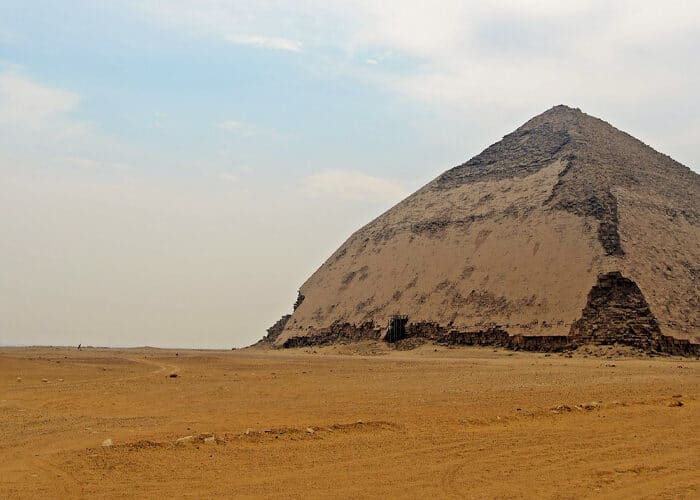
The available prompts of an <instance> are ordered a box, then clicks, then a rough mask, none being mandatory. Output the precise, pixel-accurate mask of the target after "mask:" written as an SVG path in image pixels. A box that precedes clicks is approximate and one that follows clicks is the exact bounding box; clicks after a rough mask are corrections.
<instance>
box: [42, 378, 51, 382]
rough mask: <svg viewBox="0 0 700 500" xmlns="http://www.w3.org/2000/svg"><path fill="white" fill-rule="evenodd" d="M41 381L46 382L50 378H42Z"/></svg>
mask: <svg viewBox="0 0 700 500" xmlns="http://www.w3.org/2000/svg"><path fill="white" fill-rule="evenodd" d="M41 381H42V382H44V383H46V382H48V381H49V379H47V378H42V379H41Z"/></svg>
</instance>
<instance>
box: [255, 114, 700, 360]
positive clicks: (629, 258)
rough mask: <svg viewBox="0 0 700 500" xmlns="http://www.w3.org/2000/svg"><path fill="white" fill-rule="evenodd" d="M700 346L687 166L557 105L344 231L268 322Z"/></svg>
mask: <svg viewBox="0 0 700 500" xmlns="http://www.w3.org/2000/svg"><path fill="white" fill-rule="evenodd" d="M366 339H374V340H385V341H387V342H407V341H408V340H410V339H420V340H424V341H433V342H439V343H449V344H479V345H499V346H505V347H511V348H523V349H536V350H558V349H565V348H569V347H572V346H574V347H575V346H576V345H581V344H584V343H594V344H613V343H620V344H627V345H631V346H635V347H638V348H640V349H645V350H649V351H662V352H670V353H676V354H700V175H698V174H696V173H694V172H693V171H691V170H690V169H688V168H687V167H685V166H683V165H681V164H680V163H678V162H676V161H674V160H673V159H671V158H670V157H668V156H666V155H663V154H661V153H658V152H656V151H655V150H653V149H652V148H651V147H649V146H647V145H645V144H644V143H642V142H641V141H639V140H637V139H635V138H634V137H632V136H630V135H628V134H626V133H624V132H622V131H620V130H618V129H616V128H614V127H613V126H611V125H610V124H608V123H606V122H604V121H602V120H600V119H598V118H594V117H592V116H589V115H587V114H585V113H583V112H581V111H580V110H579V109H573V108H569V107H567V106H555V107H554V108H552V109H550V110H548V111H546V112H545V113H543V114H541V115H539V116H536V117H534V118H532V119H531V120H529V121H528V122H527V123H525V124H524V125H522V126H521V127H520V128H518V129H517V130H515V131H514V132H512V133H510V134H508V135H506V136H505V137H504V138H503V139H502V140H501V141H499V142H497V143H496V144H493V145H492V146H490V147H488V148H487V149H486V150H485V151H483V152H482V153H481V154H479V155H477V156H475V157H474V158H472V159H471V160H469V161H468V162H466V163H464V164H462V165H459V166H457V167H454V168H452V169H450V170H448V171H446V172H444V173H443V174H442V175H440V176H439V177H437V178H436V179H434V180H433V181H432V182H430V183H429V184H427V185H426V186H424V187H423V188H421V189H419V190H418V191H417V192H415V193H413V194H412V195H410V196H409V197H407V198H406V199H404V200H403V201H401V202H400V203H398V204H397V205H395V206H394V207H392V208H391V209H389V210H388V211H387V212H385V213H384V214H382V215H381V216H379V217H378V218H376V219H375V220H373V221H371V222H370V223H369V224H367V225H366V226H364V227H362V228H361V229H360V230H358V231H357V232H355V233H354V234H353V235H352V236H350V238H349V239H348V240H347V241H346V242H345V243H343V244H342V245H341V247H340V248H338V250H337V251H336V252H335V253H333V255H331V256H330V258H329V259H328V260H327V261H326V262H325V263H324V264H323V265H322V266H321V267H320V268H319V269H318V270H317V271H316V272H315V273H314V274H313V275H312V276H311V277H310V278H309V279H308V280H307V281H306V282H305V283H304V284H303V285H302V286H301V288H300V290H299V296H298V299H297V302H296V304H295V305H294V312H293V313H292V314H291V315H288V316H285V317H283V318H282V319H281V320H280V321H279V322H278V323H277V324H276V325H275V326H274V327H273V328H271V329H270V330H269V331H268V336H267V338H266V341H267V342H269V343H272V344H274V345H275V346H278V347H283V346H284V347H291V346H301V345H314V344H327V343H333V342H338V341H353V340H366Z"/></svg>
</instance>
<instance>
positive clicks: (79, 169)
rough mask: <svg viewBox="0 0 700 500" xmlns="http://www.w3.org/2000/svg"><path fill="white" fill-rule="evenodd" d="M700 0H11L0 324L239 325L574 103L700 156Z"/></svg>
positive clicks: (182, 337)
mask: <svg viewBox="0 0 700 500" xmlns="http://www.w3.org/2000/svg"><path fill="white" fill-rule="evenodd" d="M698 54H700V3H698V2H695V1H680V0H679V1H674V0H667V1H663V2H662V1H646V0H634V1H630V0H619V1H615V2H610V1H597V0H580V1H577V2H562V1H560V0H557V1H553V0H542V1H523V0H520V1H516V0H495V1H490V2H480V1H451V0H445V1H435V0H433V1H417V0H402V1H394V0H385V1H382V2H377V1H373V0H357V1H344V0H296V1H289V0H277V1H266V0H230V1H226V0H196V1H195V0H169V1H166V0H161V1H154V0H139V1H136V0H133V1H132V0H113V1H110V2H94V1H81V0H61V1H55V0H34V1H26V0H21V1H19V0H0V214H1V215H0V234H1V235H2V237H1V238H0V262H2V264H1V265H0V345H34V344H42V345H77V344H78V343H82V344H83V345H101V346H141V345H151V346H162V347H202V348H230V347H241V346H245V345H248V344H250V343H252V342H254V341H256V340H258V339H259V338H260V337H261V336H262V335H264V333H265V329H266V328H267V327H269V326H270V325H272V324H273V323H274V322H275V321H276V320H277V319H278V318H279V317H280V316H281V315H282V314H285V313H288V312H291V308H292V304H293V302H294V300H295V298H296V292H297V289H298V288H299V286H301V284H302V283H303V282H304V281H305V280H306V278H308V276H310V275H311V273H312V272H313V271H314V270H315V269H316V268H317V267H318V266H319V265H320V264H321V263H322V262H323V261H324V260H325V259H326V258H327V257H329V256H330V254H331V253H332V252H333V251H334V250H335V249H336V248H337V247H338V246H339V245H340V244H341V243H342V242H343V241H344V240H345V239H346V238H347V237H348V236H349V235H350V234H351V233H352V232H353V231H355V230H357V229H358V228H360V227H361V226H362V225H364V224H365V223H366V222H368V221H369V220H371V219H373V218H374V217H376V216H377V215H379V214H380V213H381V212H383V211H384V210H386V209H387V208H389V207H391V206H392V205H393V204H395V203H396V202H398V201H400V200H401V199H402V198H403V197H405V196H406V195H408V194H409V193H411V192H413V191H414V190H416V189H417V188H419V187H420V186H422V185H423V184H425V183H426V182H428V181H430V180H431V179H433V178H434V177H435V176H437V175H438V174H440V173H441V172H442V171H444V170H446V169H448V168H450V167H452V166H455V165H458V164H460V163H462V162H464V161H466V160H467V159H469V158H470V157H472V156H474V155H476V154H477V153H479V152H480V151H481V150H483V149H484V148H485V147H487V146H488V145H489V144H492V143H494V142H496V141H498V140H499V139H500V138H501V137H502V136H503V135H505V134H506V133H508V132H510V131H512V130H514V129H515V128H517V127H518V126H519V125H521V124H522V123H524V122H525V121H527V120H528V119H529V118H530V117H532V116H534V115H537V114H539V113H541V112H543V111H545V110H546V109H548V108H550V107H552V106H553V105H556V104H567V105H570V106H574V107H579V108H581V109H582V110H583V111H585V112H587V113H589V114H592V115H594V116H598V117H601V118H603V119H605V120H606V121H609V122H610V123H612V124H613V125H615V126H616V127H618V128H620V129H622V130H625V131H627V132H629V133H631V134H632V135H634V136H635V137H637V138H639V139H641V140H643V141H644V142H646V143H647V144H649V145H651V146H652V147H654V148H656V149H657V150H660V151H662V152H664V153H666V154H669V155H670V156H672V157H673V158H674V159H676V160H678V161H680V162H681V163H683V164H685V165H687V166H689V167H690V168H692V169H694V170H695V171H700V170H699V168H700V94H699V93H698V89H699V88H700V64H698V62H697V58H698Z"/></svg>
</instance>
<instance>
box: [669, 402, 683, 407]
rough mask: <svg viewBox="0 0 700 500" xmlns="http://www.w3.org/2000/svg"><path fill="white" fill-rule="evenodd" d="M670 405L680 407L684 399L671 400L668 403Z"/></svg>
mask: <svg viewBox="0 0 700 500" xmlns="http://www.w3.org/2000/svg"><path fill="white" fill-rule="evenodd" d="M668 406H670V407H676V406H678V407H680V406H683V401H671V402H670V403H669V404H668Z"/></svg>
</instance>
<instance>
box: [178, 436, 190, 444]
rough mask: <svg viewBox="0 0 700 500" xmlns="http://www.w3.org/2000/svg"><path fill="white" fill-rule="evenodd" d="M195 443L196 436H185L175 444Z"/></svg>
mask: <svg viewBox="0 0 700 500" xmlns="http://www.w3.org/2000/svg"><path fill="white" fill-rule="evenodd" d="M193 441H194V436H184V437H181V438H177V439H176V440H175V444H187V443H191V442H193Z"/></svg>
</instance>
